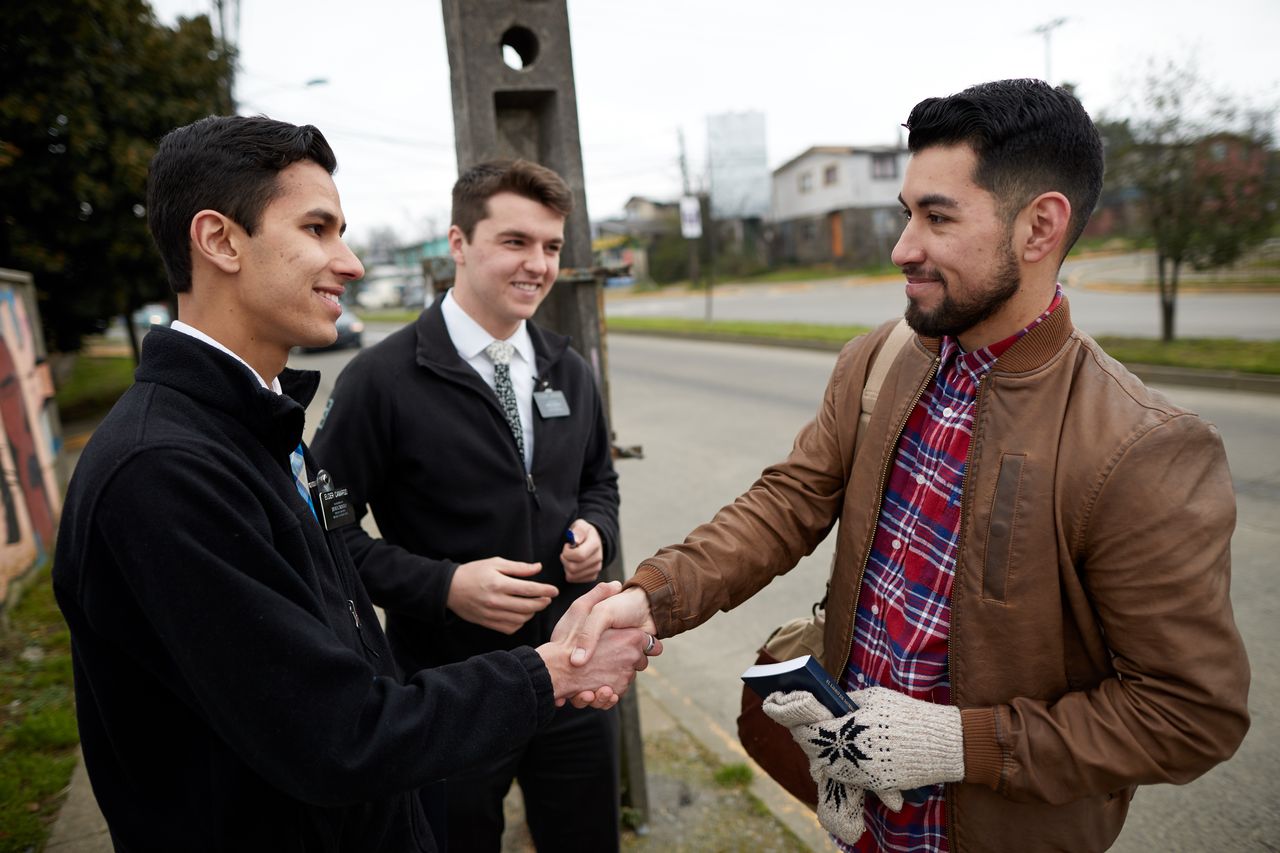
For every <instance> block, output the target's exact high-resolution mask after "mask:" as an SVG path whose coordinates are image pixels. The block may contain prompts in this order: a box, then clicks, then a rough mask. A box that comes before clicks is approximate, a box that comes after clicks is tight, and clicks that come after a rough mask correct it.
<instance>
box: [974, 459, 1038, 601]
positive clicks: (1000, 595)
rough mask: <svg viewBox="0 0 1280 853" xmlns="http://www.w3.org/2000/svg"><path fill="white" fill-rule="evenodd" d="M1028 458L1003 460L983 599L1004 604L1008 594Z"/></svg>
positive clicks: (985, 564) (994, 498) (990, 525)
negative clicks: (1020, 496) (1014, 539)
mask: <svg viewBox="0 0 1280 853" xmlns="http://www.w3.org/2000/svg"><path fill="white" fill-rule="evenodd" d="M1026 459H1027V457H1026V456H1025V455H1023V454H1020V453H1019V454H1012V453H1010V454H1005V455H1003V456H1001V457H1000V474H999V477H998V478H997V479H996V491H995V494H994V495H993V496H992V499H991V519H990V521H989V522H988V524H987V548H986V555H985V559H984V562H983V567H982V597H983V598H984V599H986V600H988V601H998V602H1001V603H1003V602H1004V601H1005V599H1006V596H1007V594H1008V586H1009V564H1010V563H1011V562H1012V555H1013V534H1014V527H1015V526H1016V521H1017V517H1018V493H1019V491H1020V490H1021V488H1022V466H1023V463H1025V462H1026Z"/></svg>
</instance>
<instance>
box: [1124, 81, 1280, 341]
mask: <svg viewBox="0 0 1280 853" xmlns="http://www.w3.org/2000/svg"><path fill="white" fill-rule="evenodd" d="M1141 91H1142V96H1141V97H1142V98H1143V100H1142V102H1141V104H1139V106H1138V109H1137V111H1136V114H1135V115H1134V116H1133V117H1131V118H1128V119H1125V120H1123V121H1102V122H1100V123H1099V124H1100V127H1102V129H1103V130H1104V138H1105V139H1106V141H1107V143H1108V145H1107V148H1108V152H1107V154H1108V166H1107V168H1108V185H1109V187H1110V191H1111V192H1116V191H1117V188H1119V191H1120V192H1123V191H1124V190H1126V189H1128V190H1131V191H1132V193H1133V195H1134V196H1136V198H1137V200H1138V202H1139V204H1140V207H1141V210H1142V212H1143V219H1144V220H1145V224H1146V227H1147V229H1148V231H1149V233H1150V235H1151V237H1152V239H1153V240H1154V242H1155V249H1156V269H1157V282H1158V289H1159V294H1160V334H1161V338H1162V339H1163V340H1165V341H1171V340H1173V338H1174V329H1175V322H1174V321H1175V314H1176V309H1177V298H1178V281H1179V277H1180V274H1181V271H1182V268H1183V265H1184V264H1190V265H1191V267H1192V268H1193V269H1210V268H1214V267H1221V266H1225V265H1227V264H1231V263H1234V262H1235V261H1236V260H1238V259H1239V258H1240V257H1241V255H1243V254H1244V253H1245V252H1247V251H1248V250H1249V249H1251V248H1253V247H1254V246H1256V245H1258V244H1259V243H1260V242H1262V241H1263V240H1264V239H1266V238H1267V236H1269V235H1270V233H1271V230H1272V227H1273V225H1274V223H1275V222H1276V217H1277V192H1276V182H1275V171H1274V170H1273V169H1271V168H1270V163H1271V161H1272V150H1271V149H1272V141H1273V140H1272V130H1271V129H1272V127H1273V126H1274V120H1275V113H1274V110H1273V109H1269V110H1256V109H1255V110H1251V109H1248V108H1246V107H1245V106H1243V105H1241V103H1240V102H1238V101H1237V100H1236V99H1234V98H1232V97H1230V96H1226V95H1223V94H1220V93H1217V92H1214V91H1212V90H1211V89H1210V88H1209V87H1208V86H1207V85H1206V84H1205V83H1204V82H1203V81H1202V80H1201V79H1200V78H1199V77H1198V75H1197V73H1196V70H1195V68H1194V65H1193V64H1187V65H1178V64H1175V63H1168V64H1167V65H1165V66H1164V67H1155V66H1153V67H1152V68H1151V69H1150V70H1149V71H1148V74H1147V77H1146V80H1145V83H1144V85H1143V86H1142V88H1141Z"/></svg>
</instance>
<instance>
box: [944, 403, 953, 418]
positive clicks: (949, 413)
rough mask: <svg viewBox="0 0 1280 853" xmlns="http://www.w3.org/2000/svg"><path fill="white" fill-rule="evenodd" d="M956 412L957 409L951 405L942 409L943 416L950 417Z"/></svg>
mask: <svg viewBox="0 0 1280 853" xmlns="http://www.w3.org/2000/svg"><path fill="white" fill-rule="evenodd" d="M954 414H955V411H954V410H953V409H952V408H951V407H950V406H947V407H946V408H945V409H943V410H942V416H943V417H944V418H949V417H951V416H952V415H954Z"/></svg>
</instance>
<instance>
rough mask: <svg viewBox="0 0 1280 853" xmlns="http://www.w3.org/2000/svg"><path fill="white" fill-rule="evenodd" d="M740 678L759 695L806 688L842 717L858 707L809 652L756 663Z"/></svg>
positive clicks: (762, 696) (828, 708) (836, 714)
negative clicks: (790, 657)
mask: <svg viewBox="0 0 1280 853" xmlns="http://www.w3.org/2000/svg"><path fill="white" fill-rule="evenodd" d="M742 680H743V681H745V682H746V683H747V685H748V686H749V687H750V688H751V689H752V690H754V691H755V692H756V693H759V694H760V698H762V699H763V698H764V697H766V696H768V695H769V694H770V693H778V692H782V693H790V692H792V691H793V690H807V691H808V692H810V693H812V694H813V695H814V696H815V697H816V698H817V700H818V701H819V702H821V703H822V704H823V705H825V706H826V708H827V710H829V711H830V712H831V713H832V714H833V715H835V716H837V717H843V716H844V715H845V714H852V713H853V712H854V711H856V710H858V706H857V705H855V704H853V701H852V700H851V699H850V698H849V696H848V695H847V694H846V693H845V692H844V691H843V690H841V689H840V685H839V684H837V683H836V680H835V679H834V678H832V677H831V673H829V672H827V671H826V670H825V669H824V668H823V667H822V663H821V662H820V661H819V660H818V659H817V658H815V657H814V656H813V655H804V656H803V657H798V658H792V659H791V660H784V661H779V662H778V663H758V664H756V665H755V666H752V667H749V668H748V669H747V671H746V672H744V673H742Z"/></svg>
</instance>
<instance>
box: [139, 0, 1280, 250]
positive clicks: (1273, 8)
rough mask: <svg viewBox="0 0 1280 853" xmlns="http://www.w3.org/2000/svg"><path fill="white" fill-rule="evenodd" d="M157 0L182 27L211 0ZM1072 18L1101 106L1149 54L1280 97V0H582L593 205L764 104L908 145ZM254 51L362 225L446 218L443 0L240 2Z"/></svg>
mask: <svg viewBox="0 0 1280 853" xmlns="http://www.w3.org/2000/svg"><path fill="white" fill-rule="evenodd" d="M151 2H152V6H153V7H154V8H155V10H156V13H157V15H158V16H159V18H160V20H162V21H164V22H166V23H170V24H171V23H173V22H174V21H175V20H176V18H177V17H178V16H179V15H188V16H190V15H194V14H200V13H203V12H206V11H209V10H210V9H211V8H212V5H213V4H212V0H151ZM229 3H230V0H228V4H229ZM976 9H981V10H982V11H981V12H980V13H979V12H977V11H975V10H976ZM1060 17H1064V18H1066V21H1065V23H1063V24H1062V25H1061V26H1058V27H1057V28H1056V29H1054V31H1053V33H1052V38H1051V49H1050V51H1049V55H1048V60H1049V68H1050V72H1049V73H1050V74H1051V76H1052V80H1053V82H1054V83H1061V82H1064V81H1068V82H1071V83H1074V84H1075V85H1076V87H1077V90H1076V91H1077V94H1078V95H1079V96H1080V97H1081V99H1082V100H1083V101H1084V104H1085V107H1086V108H1087V109H1088V110H1089V111H1090V113H1091V114H1092V115H1094V117H1095V118H1096V117H1098V116H1099V114H1103V113H1107V114H1113V115H1116V114H1120V113H1121V112H1122V111H1123V109H1124V107H1123V104H1124V102H1125V99H1126V97H1131V93H1133V92H1134V91H1136V90H1137V89H1138V88H1139V84H1140V81H1141V78H1142V76H1143V73H1144V69H1145V67H1146V64H1147V63H1148V62H1149V61H1150V60H1152V59H1156V60H1160V61H1167V60H1170V59H1180V58H1183V57H1187V56H1194V57H1195V61H1196V63H1197V65H1198V68H1199V71H1200V75H1201V76H1202V77H1203V78H1204V79H1206V80H1207V81H1209V82H1210V83H1211V84H1213V85H1214V86H1216V87H1218V88H1220V89H1224V90H1227V91H1229V92H1231V93H1233V94H1234V95H1235V96H1237V97H1239V98H1241V99H1243V100H1245V101H1247V102H1250V103H1253V104H1255V105H1262V104H1274V103H1277V102H1280V65H1278V64H1277V62H1276V59H1275V57H1276V55H1277V50H1278V49H1280V48H1278V46H1280V2H1277V0H1216V2H1205V0H1072V2H1070V3H1065V2H1063V3H1059V4H1052V3H1051V4H1040V3H1026V2H1023V0H1007V2H1006V0H990V2H975V3H949V4H947V3H883V2H881V3H869V2H855V0H788V2H782V0H737V2H729V0H628V2H619V0H570V2H569V25H570V31H571V38H572V42H573V54H574V55H573V64H574V69H575V74H576V78H577V79H576V83H577V89H578V116H579V123H580V126H581V132H582V149H583V161H584V165H585V171H586V185H587V205H588V208H589V211H590V214H591V216H592V218H593V219H599V218H604V217H609V216H614V215H617V214H619V213H620V212H621V209H622V205H623V203H624V202H625V201H626V200H627V199H628V198H630V197H631V196H633V195H644V196H650V197H654V198H663V199H669V198H674V197H676V196H677V195H678V194H679V192H680V183H681V182H680V168H679V161H678V154H679V148H678V141H677V134H678V132H679V130H681V129H683V131H684V136H685V141H686V147H687V152H688V155H689V160H690V165H691V167H692V169H693V171H694V173H695V176H700V175H702V174H704V173H705V158H706V155H705V142H706V117H707V115H708V114H712V113H721V112H732V111H740V110H756V111H759V112H762V113H764V115H765V122H766V134H767V145H768V161H769V166H770V168H776V167H777V166H779V165H781V164H782V163H784V162H786V161H787V160H789V159H791V158H792V157H794V156H795V155H797V154H799V153H800V152H802V151H803V150H804V149H806V148H808V147H809V146H810V145H863V144H866V145H885V144H893V143H895V142H897V141H898V139H899V135H898V130H899V125H900V124H901V122H902V121H904V120H905V119H906V116H907V113H908V112H909V111H910V109H911V106H912V105H913V104H915V103H916V102H917V101H919V100H920V99H922V98H926V97H930V96H934V95H944V94H948V93H951V92H954V91H958V90H959V89H962V88H964V87H966V86H968V85H971V84H973V83H977V82H981V81H984V80H991V79H998V78H1004V77H1044V76H1045V74H1046V45H1045V39H1044V37H1043V36H1041V35H1037V34H1035V33H1034V32H1033V30H1034V28H1036V27H1037V26H1039V25H1043V24H1046V23H1048V22H1050V21H1054V20H1056V19H1057V18H1060ZM240 50H241V57H240V66H241V75H240V79H239V85H238V87H237V97H238V98H239V99H240V101H241V104H242V106H241V112H245V113H259V112H261V113H265V114H267V115H270V116H272V117H273V118H279V119H283V120H286V121H291V122H295V123H300V124H301V123H311V124H315V125H316V126H318V127H319V128H320V129H321V130H322V131H324V133H325V135H326V136H327V137H328V139H329V141H330V143H331V144H332V145H333V147H334V150H335V152H336V153H337V155H338V164H339V169H338V174H337V176H336V180H337V184H338V190H339V192H340V193H341V195H342V201H343V207H344V209H345V212H346V215H347V219H348V221H349V223H350V230H349V232H348V235H349V239H350V241H351V242H353V243H356V244H358V243H360V242H361V241H362V240H363V239H364V238H365V237H366V236H367V235H368V233H369V231H370V229H372V228H374V227H377V226H391V227H392V228H394V229H395V231H396V232H397V234H398V235H399V236H400V237H401V238H402V239H404V240H410V239H417V238H421V237H425V236H429V235H430V234H431V233H432V232H433V231H434V232H435V233H439V234H443V232H444V230H445V229H446V228H447V226H448V210H449V201H448V195H449V188H450V187H451V186H452V184H453V181H454V179H455V178H456V177H457V163H456V159H455V156H454V144H453V111H452V104H451V100H450V89H449V63H448V57H447V55H446V53H445V43H444V30H443V21H442V17H441V11H440V4H439V2H438V0H359V2H354V3H353V2H338V0H311V2H308V3H305V4H295V3H281V2H278V0H241V10H240ZM317 78H323V79H325V80H327V81H328V82H327V83H326V84H324V85H315V86H310V87H308V86H306V85H305V84H306V82H307V81H308V80H314V79H317Z"/></svg>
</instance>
